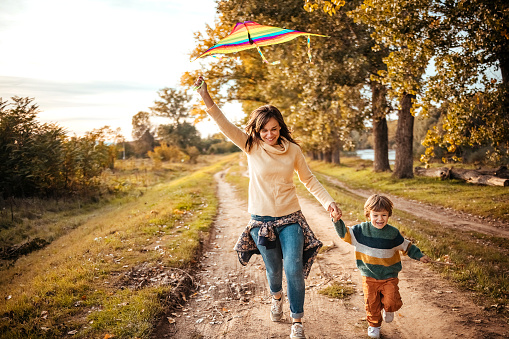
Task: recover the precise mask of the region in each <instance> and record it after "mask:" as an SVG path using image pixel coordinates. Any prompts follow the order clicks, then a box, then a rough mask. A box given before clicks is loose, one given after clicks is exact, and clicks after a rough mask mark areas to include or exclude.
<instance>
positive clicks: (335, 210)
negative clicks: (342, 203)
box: [327, 202, 343, 222]
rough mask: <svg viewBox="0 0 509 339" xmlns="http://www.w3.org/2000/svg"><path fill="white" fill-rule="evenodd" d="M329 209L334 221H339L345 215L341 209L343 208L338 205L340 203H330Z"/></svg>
mask: <svg viewBox="0 0 509 339" xmlns="http://www.w3.org/2000/svg"><path fill="white" fill-rule="evenodd" d="M327 211H329V213H330V217H331V218H332V220H333V221H334V222H336V221H338V220H339V219H341V216H342V215H343V212H342V211H341V209H340V208H339V207H338V205H336V203H335V202H332V203H331V204H330V205H329V208H328V209H327Z"/></svg>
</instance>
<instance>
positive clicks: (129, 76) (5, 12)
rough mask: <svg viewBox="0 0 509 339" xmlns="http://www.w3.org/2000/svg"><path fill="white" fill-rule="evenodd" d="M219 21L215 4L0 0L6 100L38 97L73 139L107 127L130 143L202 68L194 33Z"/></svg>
mask: <svg viewBox="0 0 509 339" xmlns="http://www.w3.org/2000/svg"><path fill="white" fill-rule="evenodd" d="M215 16H216V9H215V1H214V0H192V1H189V0H187V1H186V0H0V51H1V53H0V98H3V100H7V99H9V100H10V98H11V97H12V96H19V97H31V98H34V102H35V103H36V104H37V105H38V106H39V109H40V113H39V114H38V120H39V121H40V122H43V123H45V122H48V123H49V122H53V123H57V125H59V126H61V127H64V128H65V129H66V130H67V132H68V134H69V135H74V134H75V135H78V136H81V135H83V134H84V133H85V132H87V131H92V130H93V129H97V128H101V127H103V126H106V125H107V126H110V127H111V128H112V129H116V128H119V127H120V128H121V131H122V134H123V135H124V137H125V138H126V140H132V137H131V131H132V125H131V119H132V117H133V116H134V115H135V114H136V113H138V112H139V111H149V110H148V108H149V107H150V106H153V103H154V101H155V100H156V99H158V96H157V91H158V90H160V89H162V88H164V87H178V85H179V83H180V77H181V75H182V74H183V73H184V72H185V71H190V70H193V69H196V68H198V66H199V65H198V64H197V62H190V57H189V54H190V52H191V51H192V50H193V48H194V46H195V41H194V38H193V34H194V32H198V31H204V30H205V27H206V24H208V25H211V26H213V25H214V19H215ZM193 97H194V98H195V99H196V100H197V99H198V95H197V94H194V96H193ZM238 113H239V112H237V114H238ZM227 116H228V114H227ZM229 117H230V118H231V119H232V120H235V115H234V116H229ZM237 118H240V116H238V117H237ZM196 127H197V128H198V130H199V131H200V133H201V134H202V136H203V137H206V136H208V135H211V134H213V133H217V132H218V129H217V128H216V127H215V125H214V124H213V123H212V122H210V121H209V122H203V123H200V124H198V125H197V126H196Z"/></svg>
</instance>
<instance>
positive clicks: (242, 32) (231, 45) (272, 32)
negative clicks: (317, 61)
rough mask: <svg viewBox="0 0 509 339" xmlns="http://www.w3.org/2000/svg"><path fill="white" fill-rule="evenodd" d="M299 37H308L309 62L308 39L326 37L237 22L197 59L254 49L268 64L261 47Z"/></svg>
mask: <svg viewBox="0 0 509 339" xmlns="http://www.w3.org/2000/svg"><path fill="white" fill-rule="evenodd" d="M301 35H306V36H307V37H308V56H309V60H310V61H311V52H310V42H309V41H310V38H309V37H310V36H311V35H313V36H319V37H327V36H326V35H321V34H314V33H307V32H300V31H294V30H291V29H284V28H279V27H273V26H264V25H260V24H258V23H256V22H254V21H244V22H238V23H237V24H236V25H235V27H234V28H233V30H232V32H231V33H230V34H229V35H228V36H227V37H226V38H224V39H221V40H220V41H219V42H218V43H217V44H215V45H214V46H212V47H210V48H209V49H208V50H206V51H205V52H204V53H202V54H201V55H200V56H199V57H198V58H201V57H204V56H207V55H215V54H228V53H235V52H240V51H244V50H246V49H250V48H256V49H258V52H259V53H260V55H261V56H262V59H263V61H264V62H266V63H269V62H268V61H267V60H266V59H265V57H264V56H263V54H262V51H261V50H260V47H261V46H268V45H274V44H281V43H283V42H287V41H290V40H292V39H295V38H296V37H298V36H301ZM198 58H196V59H198ZM196 59H195V60H196ZM276 63H277V62H276ZM273 64H275V63H273Z"/></svg>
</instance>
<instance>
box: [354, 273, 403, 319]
mask: <svg viewBox="0 0 509 339" xmlns="http://www.w3.org/2000/svg"><path fill="white" fill-rule="evenodd" d="M398 282H399V279H398V278H390V279H384V280H377V279H375V278H370V277H365V276H363V277H362V289H363V290H364V304H365V306H366V319H367V320H368V324H369V326H372V327H380V326H381V325H382V309H385V311H386V312H396V311H397V310H399V309H400V308H401V306H403V301H401V295H400V294H399V287H398Z"/></svg>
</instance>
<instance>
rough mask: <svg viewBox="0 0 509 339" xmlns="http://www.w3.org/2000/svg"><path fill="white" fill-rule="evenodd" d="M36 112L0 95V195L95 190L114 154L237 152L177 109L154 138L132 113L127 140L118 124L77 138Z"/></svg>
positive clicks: (177, 156) (184, 157)
mask: <svg viewBox="0 0 509 339" xmlns="http://www.w3.org/2000/svg"><path fill="white" fill-rule="evenodd" d="M164 91H165V90H164ZM164 91H163V92H164ZM165 93H166V92H165ZM160 110H161V111H164V110H163V109H162V108H160ZM38 113H39V107H38V106H37V104H36V103H34V99H33V98H28V97H24V98H22V97H17V96H15V97H12V98H11V100H10V101H9V100H3V99H2V98H0V198H1V199H8V198H10V197H21V198H24V197H33V196H37V197H61V196H72V195H83V194H91V193H94V192H96V189H97V188H99V185H100V181H99V176H100V174H101V173H102V172H103V171H104V170H105V169H111V170H113V169H114V165H115V160H116V159H122V158H126V157H133V156H135V157H136V156H137V157H146V156H150V157H151V158H152V159H153V160H154V162H155V163H156V164H157V163H160V162H161V161H179V162H180V161H195V160H196V158H197V156H198V155H199V154H204V153H229V152H235V151H238V148H237V147H236V146H235V145H233V144H232V143H231V142H228V141H227V140H225V138H224V137H223V136H222V135H220V134H218V135H215V136H212V137H209V138H207V139H202V138H201V137H200V135H199V133H198V131H197V130H196V128H195V127H194V126H193V125H192V124H191V123H189V122H186V121H182V117H185V116H186V113H185V112H182V111H181V112H180V113H179V114H180V115H181V117H176V120H175V123H174V124H167V125H160V126H159V128H158V134H157V135H156V136H158V137H159V139H156V137H155V136H154V135H153V134H152V133H153V132H154V129H153V127H152V125H151V124H150V122H149V120H148V118H149V117H148V116H147V115H146V114H145V113H143V112H140V113H138V114H137V115H136V116H135V117H133V136H134V137H136V139H135V140H134V141H132V142H127V141H125V138H124V136H122V134H121V133H120V129H117V130H112V129H111V128H110V127H109V126H104V127H102V128H98V129H95V130H93V131H91V132H87V133H85V135H83V136H80V137H78V136H68V135H67V133H66V130H65V129H64V128H62V127H61V126H58V125H57V124H54V123H50V124H48V123H40V122H39V121H37V114H38Z"/></svg>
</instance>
